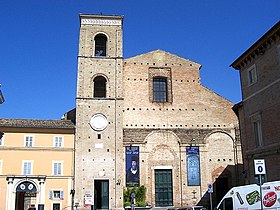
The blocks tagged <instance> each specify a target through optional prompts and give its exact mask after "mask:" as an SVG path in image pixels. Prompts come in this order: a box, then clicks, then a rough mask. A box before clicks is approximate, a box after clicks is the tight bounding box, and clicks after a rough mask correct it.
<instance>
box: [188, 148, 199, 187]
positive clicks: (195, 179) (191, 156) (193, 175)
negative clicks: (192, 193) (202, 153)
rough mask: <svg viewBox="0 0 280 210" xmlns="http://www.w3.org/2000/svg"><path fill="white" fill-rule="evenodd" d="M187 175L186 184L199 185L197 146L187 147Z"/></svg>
mask: <svg viewBox="0 0 280 210" xmlns="http://www.w3.org/2000/svg"><path fill="white" fill-rule="evenodd" d="M187 177H188V186H199V185H200V159H199V147H197V146H193V147H187Z"/></svg>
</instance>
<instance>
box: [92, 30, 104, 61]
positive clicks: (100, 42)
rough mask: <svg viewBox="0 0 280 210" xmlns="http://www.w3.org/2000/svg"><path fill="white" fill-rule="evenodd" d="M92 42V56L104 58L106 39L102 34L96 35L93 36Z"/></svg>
mask: <svg viewBox="0 0 280 210" xmlns="http://www.w3.org/2000/svg"><path fill="white" fill-rule="evenodd" d="M94 42H95V51H94V56H106V47H107V37H106V36H105V35H104V34H98V35H96V36H95V38H94Z"/></svg>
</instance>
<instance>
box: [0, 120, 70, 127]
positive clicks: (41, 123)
mask: <svg viewBox="0 0 280 210" xmlns="http://www.w3.org/2000/svg"><path fill="white" fill-rule="evenodd" d="M0 127H9V128H63V129H74V128H75V126H74V124H73V123H72V122H71V121H70V120H34V119H0Z"/></svg>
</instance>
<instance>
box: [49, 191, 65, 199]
mask: <svg viewBox="0 0 280 210" xmlns="http://www.w3.org/2000/svg"><path fill="white" fill-rule="evenodd" d="M49 199H50V200H63V199H64V192H63V190H56V189H55V190H50V194H49Z"/></svg>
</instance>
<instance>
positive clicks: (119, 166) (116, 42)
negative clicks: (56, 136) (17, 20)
mask: <svg viewBox="0 0 280 210" xmlns="http://www.w3.org/2000/svg"><path fill="white" fill-rule="evenodd" d="M122 25H123V16H111V15H85V14H81V15H80V40H79V55H78V78H77V98H76V140H75V197H74V203H75V205H79V209H93V207H94V208H97V209H123V185H124V152H123V130H122V128H123V126H122V122H123V114H122V110H123V96H122V68H123V53H122V49H123V47H122Z"/></svg>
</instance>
